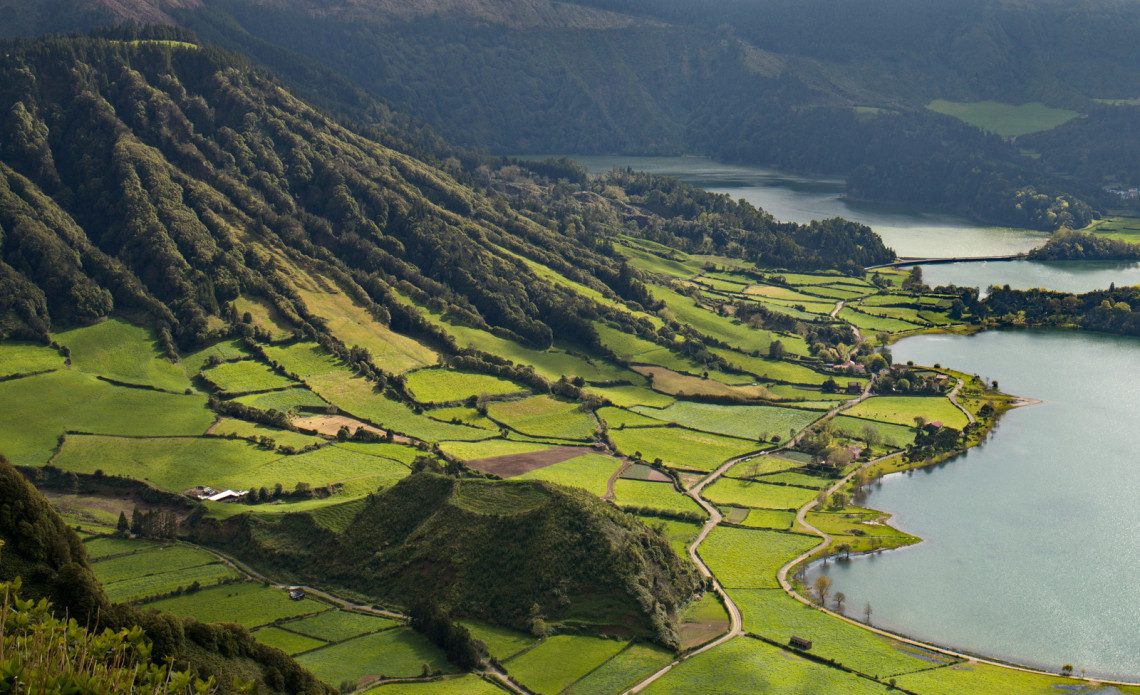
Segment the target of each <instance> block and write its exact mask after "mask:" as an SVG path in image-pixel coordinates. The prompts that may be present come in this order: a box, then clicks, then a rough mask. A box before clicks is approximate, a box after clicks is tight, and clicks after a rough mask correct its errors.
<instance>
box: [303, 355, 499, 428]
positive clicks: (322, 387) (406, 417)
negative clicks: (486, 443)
mask: <svg viewBox="0 0 1140 695" xmlns="http://www.w3.org/2000/svg"><path fill="white" fill-rule="evenodd" d="M307 382H308V384H309V387H310V388H311V389H312V390H313V392H315V393H316V394H317V395H319V396H320V397H321V398H324V399H325V400H326V401H328V402H329V403H332V404H334V405H336V406H337V407H338V408H340V409H341V410H343V411H344V412H346V413H351V414H352V415H354V416H356V417H358V418H361V419H364V420H367V421H369V422H371V423H373V424H375V425H377V426H380V427H385V428H391V429H393V430H395V431H396V432H399V433H402V434H406V435H408V436H411V437H415V438H416V439H422V440H424V441H429V442H438V441H443V440H445V439H467V440H473V439H483V438H485V437H487V436H488V432H487V430H482V429H477V428H474V427H466V426H464V425H452V424H450V423H446V422H439V421H438V420H433V419H431V418H429V417H427V416H426V415H417V414H415V413H414V412H413V411H412V409H411V408H409V407H408V406H406V405H404V404H403V403H399V402H397V401H393V400H390V399H388V398H387V397H386V396H384V395H383V394H380V393H377V392H376V389H375V384H373V383H372V382H370V381H366V380H365V379H363V378H362V377H359V376H355V375H353V374H352V372H350V371H349V370H348V369H347V368H344V367H337V368H336V370H335V371H334V372H330V373H326V374H322V375H314V376H310V377H308V378H307Z"/></svg>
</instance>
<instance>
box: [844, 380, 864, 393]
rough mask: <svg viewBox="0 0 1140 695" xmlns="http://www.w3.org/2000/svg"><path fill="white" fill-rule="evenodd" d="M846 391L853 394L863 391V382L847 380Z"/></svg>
mask: <svg viewBox="0 0 1140 695" xmlns="http://www.w3.org/2000/svg"><path fill="white" fill-rule="evenodd" d="M847 393H854V394H859V393H863V384H860V383H859V382H858V381H848V382H847Z"/></svg>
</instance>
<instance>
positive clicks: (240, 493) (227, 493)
mask: <svg viewBox="0 0 1140 695" xmlns="http://www.w3.org/2000/svg"><path fill="white" fill-rule="evenodd" d="M247 494H249V490H223V491H222V492H219V493H217V494H215V495H210V496H209V497H207V498H206V500H208V501H210V502H233V501H234V500H239V499H241V498H242V497H245V496H246V495H247Z"/></svg>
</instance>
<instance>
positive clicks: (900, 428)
mask: <svg viewBox="0 0 1140 695" xmlns="http://www.w3.org/2000/svg"><path fill="white" fill-rule="evenodd" d="M846 412H851V411H850V410H847V411H845V413H846ZM830 422H831V424H832V425H834V426H835V430H836V431H837V432H840V433H842V434H845V435H846V436H848V437H850V438H852V439H860V440H861V439H863V437H864V434H863V429H864V428H865V427H868V426H870V427H871V428H873V429H874V430H875V431H876V432H878V433H879V438H880V439H881V440H882V442H883V444H880V446H883V445H887V446H889V447H891V448H895V449H900V448H902V447H905V446H906V445H907V444H910V443H911V442H913V441H914V435H915V432H914V428H913V427H908V426H906V425H895V424H892V423H889V422H879V421H878V420H865V419H863V418H857V417H853V416H850V415H846V414H843V415H836V416H835V417H834V418H832V419H831V420H830ZM913 424H914V421H913V418H912V420H911V425H913Z"/></svg>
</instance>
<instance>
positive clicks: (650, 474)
mask: <svg viewBox="0 0 1140 695" xmlns="http://www.w3.org/2000/svg"><path fill="white" fill-rule="evenodd" d="M659 474H660V471H658V470H657V469H656V468H654V467H653V466H647V465H645V464H643V463H635V464H633V465H632V466H630V467H629V468H627V469H625V471H624V472H623V473H622V474H621V477H623V478H625V479H626V480H653V479H654V478H655V477H656V476H657V475H659Z"/></svg>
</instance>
